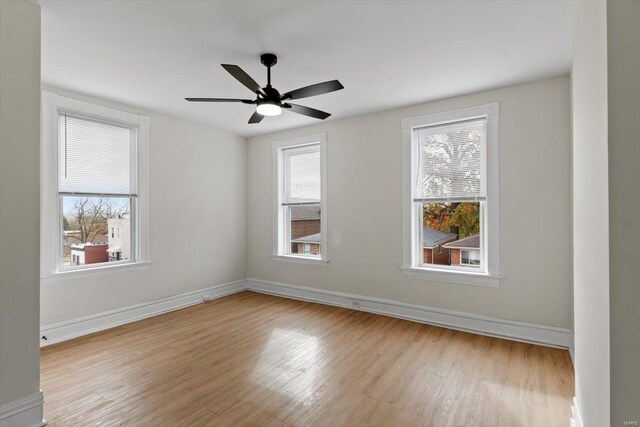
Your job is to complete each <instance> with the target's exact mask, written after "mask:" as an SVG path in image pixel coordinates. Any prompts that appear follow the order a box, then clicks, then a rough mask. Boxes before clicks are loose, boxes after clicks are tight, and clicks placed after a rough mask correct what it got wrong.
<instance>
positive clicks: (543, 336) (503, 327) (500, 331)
mask: <svg viewBox="0 0 640 427" xmlns="http://www.w3.org/2000/svg"><path fill="white" fill-rule="evenodd" d="M247 287H248V289H249V290H252V291H255V292H260V293H265V294H270V295H277V296H281V297H286V298H292V299H297V300H303V301H311V302H317V303H321V304H328V305H334V306H338V307H347V308H351V309H356V310H362V311H367V312H370V313H377V314H383V315H386V316H391V317H397V318H401V319H407V320H412V321H415V322H420V323H427V324H430V325H437V326H443V327H445V328H451V329H457V330H461V331H466V332H472V333H476V334H481V335H488V336H493V337H499V338H505V339H510V340H514V341H521V342H527V343H533V344H541V345H545V346H550V347H559V348H565V349H570V348H571V346H572V334H571V331H570V330H569V329H563V328H556V327H552V326H544V325H537V324H533V323H524V322H517V321H513V320H505V319H497V318H493V317H488V316H481V315H477V314H471V313H464V312H459V311H452V310H444V309H441V308H433V307H427V306H421V305H413V304H407V303H404V302H399V301H393V300H388V299H382V298H373V297H367V296H362V295H351V294H347V293H343V292H335V291H327V290H322V289H315V288H307V287H303V286H297V285H291V284H287V283H279V282H270V281H266V280H260V279H254V278H248V279H247Z"/></svg>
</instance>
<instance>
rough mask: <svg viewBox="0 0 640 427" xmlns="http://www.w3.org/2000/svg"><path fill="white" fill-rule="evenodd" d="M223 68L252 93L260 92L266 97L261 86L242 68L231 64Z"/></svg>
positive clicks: (223, 65)
mask: <svg viewBox="0 0 640 427" xmlns="http://www.w3.org/2000/svg"><path fill="white" fill-rule="evenodd" d="M222 67H223V68H224V69H225V70H227V71H228V72H229V74H231V75H232V76H233V77H235V78H236V80H238V81H239V82H240V83H242V84H243V85H245V86H246V87H248V88H249V90H251V92H255V93H258V92H260V93H262V94H263V95H264V92H263V91H262V88H261V87H260V85H259V84H258V83H256V81H255V80H253V79H252V78H251V76H250V75H249V74H247V73H245V72H244V70H243V69H242V68H240V67H238V66H237V65H229V64H222Z"/></svg>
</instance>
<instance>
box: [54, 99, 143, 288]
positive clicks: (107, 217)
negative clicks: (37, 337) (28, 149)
mask: <svg viewBox="0 0 640 427" xmlns="http://www.w3.org/2000/svg"><path fill="white" fill-rule="evenodd" d="M42 120H43V124H42V130H43V132H42V150H41V151H42V162H41V164H42V173H41V176H42V193H43V197H42V200H43V203H42V208H41V209H42V212H41V216H42V220H41V224H42V226H41V227H42V230H41V233H42V239H41V242H42V250H41V252H42V256H41V258H42V276H43V281H44V282H45V283H47V282H55V281H58V280H62V279H63V278H64V279H66V278H69V277H72V276H77V275H79V274H80V275H85V276H86V275H87V274H91V271H93V272H94V273H95V270H96V268H100V267H113V268H117V269H120V270H132V269H139V268H141V267H143V266H144V265H145V264H146V263H147V261H148V249H147V248H148V243H147V227H148V221H147V218H148V212H147V158H146V156H147V133H148V118H147V117H144V116H138V115H135V114H130V113H125V112H121V111H117V110H113V109H110V108H105V107H99V106H95V105H92V104H88V103H85V102H80V101H76V100H74V99H71V98H66V97H62V96H58V95H55V94H52V93H48V92H44V93H43V115H42ZM116 228H122V229H123V232H122V235H121V233H120V230H118V232H117V233H116V231H115V230H116ZM114 254H115V256H114ZM100 271H101V273H104V272H105V270H104V269H101V270H100ZM110 271H114V270H110Z"/></svg>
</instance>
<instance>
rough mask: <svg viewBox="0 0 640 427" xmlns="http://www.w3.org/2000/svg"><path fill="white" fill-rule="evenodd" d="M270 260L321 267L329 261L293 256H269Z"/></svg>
mask: <svg viewBox="0 0 640 427" xmlns="http://www.w3.org/2000/svg"><path fill="white" fill-rule="evenodd" d="M271 259H272V260H275V261H287V262H295V263H298V264H312V265H323V266H326V265H327V264H328V263H329V261H328V260H326V259H320V258H308V257H301V256H293V255H271Z"/></svg>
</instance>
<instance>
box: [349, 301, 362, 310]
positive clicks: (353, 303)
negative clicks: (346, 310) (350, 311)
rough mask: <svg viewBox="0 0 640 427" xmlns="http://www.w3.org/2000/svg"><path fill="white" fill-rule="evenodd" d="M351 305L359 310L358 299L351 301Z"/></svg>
mask: <svg viewBox="0 0 640 427" xmlns="http://www.w3.org/2000/svg"><path fill="white" fill-rule="evenodd" d="M351 307H353V308H354V309H356V310H360V301H351Z"/></svg>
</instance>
